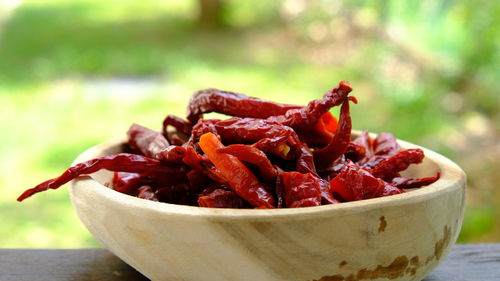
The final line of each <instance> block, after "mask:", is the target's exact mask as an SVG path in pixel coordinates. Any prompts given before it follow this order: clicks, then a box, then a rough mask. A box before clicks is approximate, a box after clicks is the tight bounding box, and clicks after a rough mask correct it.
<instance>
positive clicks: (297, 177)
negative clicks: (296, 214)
mask: <svg viewBox="0 0 500 281" xmlns="http://www.w3.org/2000/svg"><path fill="white" fill-rule="evenodd" d="M281 177H282V180H283V187H284V191H285V202H286V206H287V207H288V208H298V207H310V206H319V205H321V190H320V183H319V180H318V178H317V177H315V176H314V175H313V174H311V173H307V174H302V173H299V172H283V173H282V174H281Z"/></svg>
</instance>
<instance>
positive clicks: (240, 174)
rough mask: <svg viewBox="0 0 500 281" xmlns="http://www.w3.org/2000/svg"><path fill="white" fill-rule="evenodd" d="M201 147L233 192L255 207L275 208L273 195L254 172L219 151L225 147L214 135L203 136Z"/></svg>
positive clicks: (231, 156)
mask: <svg viewBox="0 0 500 281" xmlns="http://www.w3.org/2000/svg"><path fill="white" fill-rule="evenodd" d="M199 145H200V147H201V149H202V150H203V152H205V154H206V155H207V157H208V159H209V160H210V161H212V163H213V164H214V165H215V167H216V168H217V169H218V171H219V172H218V173H219V174H220V176H221V177H222V178H223V179H224V180H225V181H226V183H227V185H228V186H229V187H230V188H231V190H233V191H234V192H236V194H238V195H239V196H241V197H242V198H243V199H245V200H246V201H247V202H248V203H250V204H251V205H252V206H254V207H257V208H274V206H273V204H274V200H273V197H272V195H271V194H270V193H269V192H268V191H266V189H265V188H264V186H263V185H262V184H261V183H260V182H259V181H258V180H257V178H256V177H255V176H254V175H253V174H252V172H251V171H250V170H249V169H248V168H247V167H246V166H245V165H244V164H243V163H241V162H240V160H238V158H236V157H234V156H233V155H229V154H226V153H220V152H218V151H217V150H218V149H221V148H223V147H224V145H223V144H222V143H221V142H220V140H219V139H218V138H217V137H216V136H215V135H214V134H212V133H206V134H204V135H202V136H201V137H200V142H199Z"/></svg>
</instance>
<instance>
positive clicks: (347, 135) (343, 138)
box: [313, 97, 358, 167]
mask: <svg viewBox="0 0 500 281" xmlns="http://www.w3.org/2000/svg"><path fill="white" fill-rule="evenodd" d="M349 101H353V102H354V103H357V102H358V101H357V100H356V98H355V97H349V98H346V99H345V101H344V103H343V104H342V107H341V108H340V118H339V124H338V126H337V131H336V132H335V136H334V137H333V139H332V140H331V141H330V143H329V144H328V145H327V146H326V147H324V148H322V149H317V150H315V151H314V152H313V155H314V159H315V160H316V161H315V162H316V164H317V165H319V166H323V167H325V166H328V165H330V164H331V163H333V162H335V160H337V159H338V158H339V157H340V156H341V155H342V154H344V153H345V152H346V151H347V147H348V145H349V143H350V142H351V129H352V124H351V116H350V115H349Z"/></svg>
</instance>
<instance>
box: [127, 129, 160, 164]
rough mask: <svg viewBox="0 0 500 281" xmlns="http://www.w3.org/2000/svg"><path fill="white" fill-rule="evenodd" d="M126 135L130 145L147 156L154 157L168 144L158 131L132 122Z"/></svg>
mask: <svg viewBox="0 0 500 281" xmlns="http://www.w3.org/2000/svg"><path fill="white" fill-rule="evenodd" d="M127 136H128V144H129V145H130V147H131V148H132V149H133V150H136V151H140V152H141V153H142V154H143V155H144V156H146V157H149V158H156V155H157V154H158V153H159V152H160V151H162V150H164V149H165V148H167V147H168V146H169V145H170V144H169V143H168V141H167V139H166V138H165V137H164V136H163V135H162V134H161V133H160V132H157V131H153V130H151V129H148V128H146V127H143V126H141V125H137V124H132V126H131V127H130V129H128V131H127Z"/></svg>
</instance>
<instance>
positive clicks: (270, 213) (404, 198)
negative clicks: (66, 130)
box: [69, 130, 466, 220]
mask: <svg viewBox="0 0 500 281" xmlns="http://www.w3.org/2000/svg"><path fill="white" fill-rule="evenodd" d="M359 133H360V131H354V130H353V135H355V134H359ZM373 136H374V134H373V133H370V137H373ZM397 141H398V143H399V144H400V145H401V146H402V147H403V148H405V149H408V148H420V149H422V150H423V151H424V154H425V157H427V158H429V159H430V160H431V161H432V162H434V164H435V165H437V166H438V168H439V170H440V172H441V177H440V179H439V180H438V181H436V182H434V183H433V184H430V185H428V186H425V187H422V188H418V189H416V190H411V191H410V192H405V193H402V194H397V195H392V196H386V197H378V198H372V199H364V200H359V201H351V202H343V203H339V204H330V205H321V206H316V207H302V208H282V209H230V208H203V207H197V206H188V205H178V204H171V203H164V202H155V201H150V200H145V199H141V198H138V197H134V196H130V195H127V194H124V193H121V192H118V191H115V190H113V189H111V188H109V187H106V186H105V185H103V184H101V183H99V182H98V181H97V180H95V179H94V178H92V175H89V176H81V177H79V178H77V179H74V180H73V181H71V186H70V188H69V193H70V197H71V199H72V201H74V199H75V197H76V195H75V194H76V189H79V188H85V189H86V190H85V192H89V193H92V194H93V196H99V197H104V198H105V199H107V200H108V201H109V202H115V203H116V204H121V205H124V206H127V207H130V208H139V209H142V210H144V211H147V212H155V213H158V212H159V213H165V214H169V215H173V216H183V217H186V216H196V217H200V216H201V217H206V218H213V219H221V218H222V219H264V220H265V219H270V218H275V217H277V216H278V217H290V218H296V217H297V216H298V215H300V217H301V218H304V217H309V216H318V215H319V216H321V215H325V216H329V215H331V213H332V212H337V213H345V212H350V213H352V212H362V211H366V210H372V209H376V208H379V207H382V206H384V207H386V206H398V205H403V204H408V203H411V202H419V201H425V200H427V199H429V198H431V197H435V196H438V195H439V194H442V193H447V192H452V191H454V190H455V189H463V191H464V192H465V181H466V175H465V173H464V171H463V170H462V169H461V168H460V167H459V166H458V165H457V164H456V163H454V162H453V161H451V160H450V159H448V158H446V157H445V156H443V155H441V154H439V153H437V152H434V151H432V150H430V149H427V148H424V147H421V146H418V145H416V144H413V143H410V142H407V141H404V140H400V139H398V140H397ZM125 142H126V139H125V138H117V139H113V140H109V141H106V142H103V143H100V144H98V145H95V146H93V147H90V148H89V149H87V150H85V151H84V152H83V153H81V154H80V155H79V156H78V157H77V158H76V159H75V160H74V161H73V163H72V165H74V164H76V163H79V162H82V161H85V160H88V159H92V158H95V157H99V156H103V154H102V152H103V151H104V150H106V149H109V148H111V147H113V146H118V145H122V144H123V143H125Z"/></svg>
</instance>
